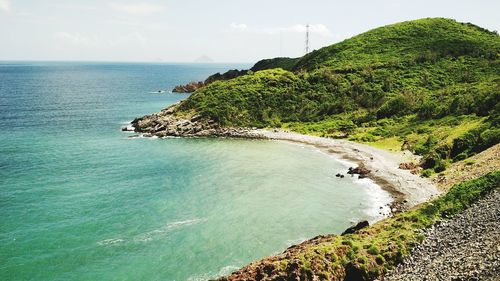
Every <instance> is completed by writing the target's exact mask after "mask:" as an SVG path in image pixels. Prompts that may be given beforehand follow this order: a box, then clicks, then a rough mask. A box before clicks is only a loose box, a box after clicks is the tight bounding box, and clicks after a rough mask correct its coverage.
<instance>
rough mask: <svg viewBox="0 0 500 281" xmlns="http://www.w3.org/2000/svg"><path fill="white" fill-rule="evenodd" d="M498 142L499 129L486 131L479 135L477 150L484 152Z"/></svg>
mask: <svg viewBox="0 0 500 281" xmlns="http://www.w3.org/2000/svg"><path fill="white" fill-rule="evenodd" d="M499 142H500V129H499V128H494V129H487V130H485V131H484V132H482V133H481V134H480V135H479V140H478V145H477V148H478V149H479V150H485V149H488V148H489V147H492V146H494V145H495V144H497V143H499Z"/></svg>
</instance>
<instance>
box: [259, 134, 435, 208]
mask: <svg viewBox="0 0 500 281" xmlns="http://www.w3.org/2000/svg"><path fill="white" fill-rule="evenodd" d="M253 133H254V134H256V135H260V136H262V137H264V138H267V139H272V140H282V141H291V142H298V143H303V144H308V145H313V146H315V147H317V148H319V149H321V150H323V151H326V152H328V153H332V154H335V155H338V156H340V157H342V158H343V159H346V160H349V161H352V162H355V163H357V164H358V165H359V164H364V165H365V167H366V168H368V169H369V170H371V172H370V173H369V174H368V177H369V178H371V179H372V180H373V181H375V182H376V183H377V184H379V185H380V186H381V187H382V188H384V189H385V190H387V191H388V192H390V193H391V194H392V196H393V197H394V200H395V203H397V204H399V205H401V204H402V205H404V206H403V207H405V208H410V207H413V206H415V205H417V204H420V203H423V202H425V201H428V200H429V199H430V198H431V197H433V196H436V195H439V194H440V193H441V191H440V190H439V189H438V188H437V187H436V186H435V185H434V184H432V182H431V181H429V180H428V179H426V178H422V177H420V176H418V175H413V174H412V173H410V171H408V170H402V169H399V164H400V163H402V162H406V161H408V154H406V155H405V154H404V153H403V152H401V153H392V152H388V151H385V150H382V149H378V148H375V147H372V146H369V145H365V144H360V143H355V142H351V141H347V140H339V139H329V138H324V137H316V136H310V135H302V134H298V133H292V132H286V131H281V130H273V131H270V130H261V129H259V130H254V131H253ZM346 172H347V171H346Z"/></svg>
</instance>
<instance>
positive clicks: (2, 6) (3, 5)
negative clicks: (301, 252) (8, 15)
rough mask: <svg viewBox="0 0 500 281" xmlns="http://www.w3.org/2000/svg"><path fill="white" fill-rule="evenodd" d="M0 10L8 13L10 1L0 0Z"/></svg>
mask: <svg viewBox="0 0 500 281" xmlns="http://www.w3.org/2000/svg"><path fill="white" fill-rule="evenodd" d="M0 10H2V11H4V12H10V1H9V0H0Z"/></svg>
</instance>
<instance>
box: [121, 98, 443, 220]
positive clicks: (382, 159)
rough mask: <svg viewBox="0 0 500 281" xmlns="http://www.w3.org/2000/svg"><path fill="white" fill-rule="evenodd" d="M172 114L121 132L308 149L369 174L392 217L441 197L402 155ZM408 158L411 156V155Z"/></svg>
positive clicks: (138, 121) (141, 120) (158, 115)
mask: <svg viewBox="0 0 500 281" xmlns="http://www.w3.org/2000/svg"><path fill="white" fill-rule="evenodd" d="M175 110H176V104H174V105H172V106H170V107H168V108H166V109H164V110H162V111H161V112H159V113H153V114H151V115H147V116H144V117H142V118H137V119H135V120H134V121H132V122H131V124H130V125H129V126H127V127H124V128H122V130H123V131H131V129H133V130H134V131H135V132H137V133H141V134H142V136H144V137H159V138H163V137H232V138H245V139H270V140H281V141H290V142H295V143H301V144H305V145H311V146H314V147H316V148H318V149H320V150H322V151H324V152H325V153H328V154H334V155H336V156H340V157H341V158H342V159H345V160H348V161H350V162H353V163H356V164H358V166H359V167H365V168H367V169H368V170H370V172H369V173H367V174H364V176H366V177H368V178H370V179H371V180H373V181H374V182H375V183H376V184H377V185H379V186H380V187H381V188H382V189H384V190H385V191H387V192H389V193H390V194H391V196H392V197H393V199H394V201H393V203H392V204H391V212H392V213H397V212H399V211H402V210H404V209H408V208H411V207H413V206H415V205H418V204H420V203H423V202H426V201H428V200H429V199H431V198H432V197H433V196H436V195H439V194H440V193H441V191H440V190H439V189H438V188H437V187H436V186H435V185H434V184H433V183H431V181H429V180H427V179H425V178H421V177H420V176H418V175H414V174H412V173H410V172H409V171H408V170H402V169H399V164H401V163H403V162H406V161H407V160H408V159H406V158H405V155H404V153H403V152H402V153H399V154H398V153H391V152H388V151H384V150H382V149H378V148H375V147H372V146H368V145H366V144H361V143H356V142H351V141H348V140H340V139H330V138H324V137H317V136H311V135H302V134H298V133H292V132H287V131H283V130H277V129H273V130H272V131H271V130H269V129H256V128H254V129H250V128H232V127H220V126H218V124H216V123H215V122H213V121H212V122H210V121H208V120H204V119H203V118H200V117H198V116H191V117H187V116H186V117H180V116H176V115H175ZM411 156H414V155H413V154H411ZM353 168H354V167H353ZM346 172H347V171H346Z"/></svg>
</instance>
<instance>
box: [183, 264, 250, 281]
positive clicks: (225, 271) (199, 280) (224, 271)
mask: <svg viewBox="0 0 500 281" xmlns="http://www.w3.org/2000/svg"><path fill="white" fill-rule="evenodd" d="M240 268H241V266H236V265H226V266H224V267H223V268H221V269H220V270H219V271H218V272H217V273H213V272H209V273H204V274H197V275H194V276H191V277H189V278H188V279H187V281H206V280H212V279H216V278H218V277H221V276H226V275H229V274H231V273H232V272H233V271H235V270H238V269H240Z"/></svg>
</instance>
